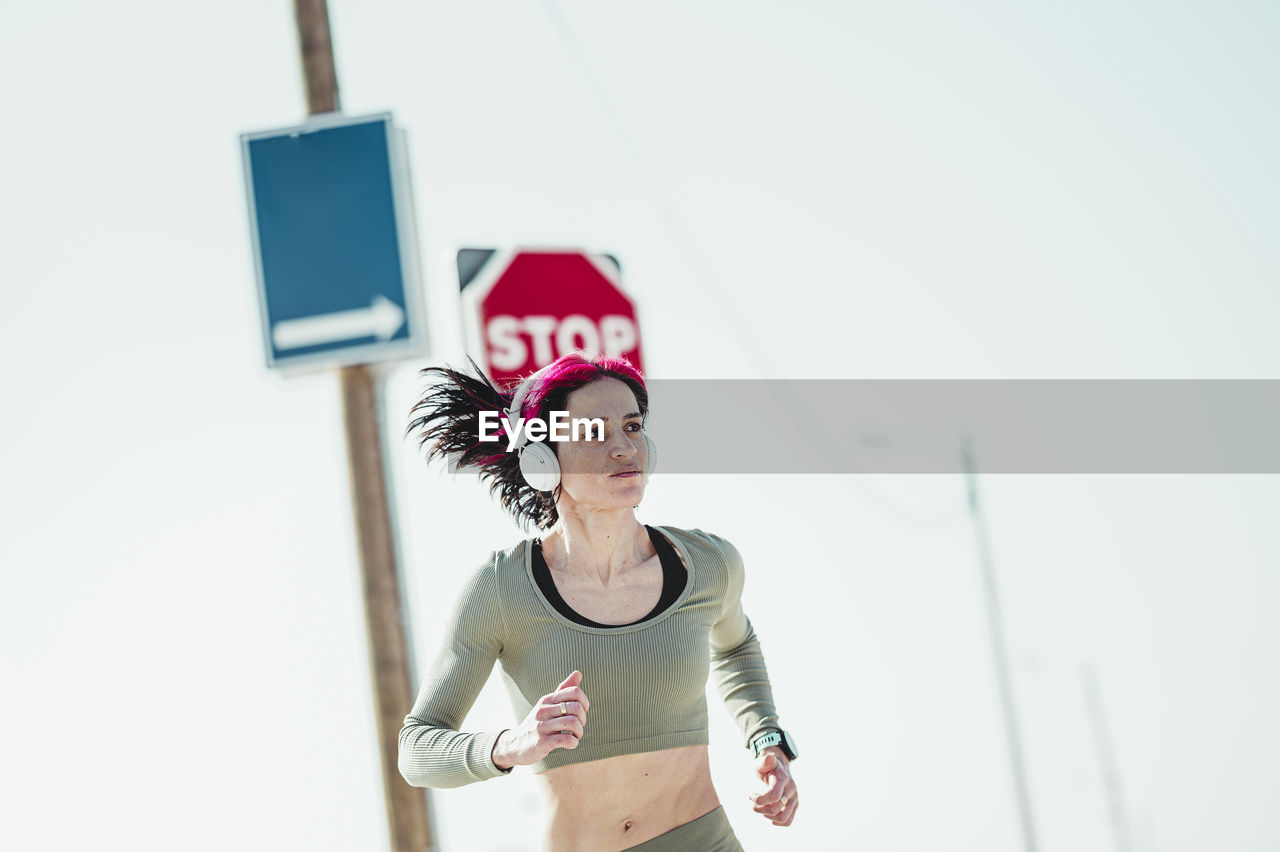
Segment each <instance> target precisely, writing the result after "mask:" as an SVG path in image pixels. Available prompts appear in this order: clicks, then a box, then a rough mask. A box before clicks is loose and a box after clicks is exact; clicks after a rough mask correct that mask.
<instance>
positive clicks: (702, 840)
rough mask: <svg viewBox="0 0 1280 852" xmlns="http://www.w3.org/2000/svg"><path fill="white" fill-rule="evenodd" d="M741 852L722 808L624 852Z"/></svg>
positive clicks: (628, 848) (739, 844)
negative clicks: (639, 851)
mask: <svg viewBox="0 0 1280 852" xmlns="http://www.w3.org/2000/svg"><path fill="white" fill-rule="evenodd" d="M636 850H643V852H695V850H696V852H744V851H743V848H742V844H741V843H739V842H738V838H737V837H735V836H734V834H733V826H731V825H729V818H728V817H726V816H725V815H724V806H723V805H722V806H720V807H718V808H716V809H715V810H714V811H711V812H710V813H707V814H703V815H702V816H700V817H698V818H697V819H695V820H693V821H692V822H686V823H685V824H684V825H677V826H676V827H675V828H673V829H671V830H670V831H668V832H666V833H665V834H659V835H658V836H657V837H655V838H653V839H652V840H646V841H645V842H644V843H641V844H640V845H639V846H629V847H627V852H636Z"/></svg>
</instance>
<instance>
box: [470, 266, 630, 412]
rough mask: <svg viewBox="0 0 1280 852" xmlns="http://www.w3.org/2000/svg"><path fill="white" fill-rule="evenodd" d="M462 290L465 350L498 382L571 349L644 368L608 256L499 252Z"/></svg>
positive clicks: (501, 383) (627, 302)
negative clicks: (465, 337)
mask: <svg viewBox="0 0 1280 852" xmlns="http://www.w3.org/2000/svg"><path fill="white" fill-rule="evenodd" d="M462 295H463V303H464V307H463V310H464V314H465V322H466V325H467V338H468V339H467V344H468V348H469V349H470V350H471V353H472V357H474V358H475V359H476V362H477V363H479V364H481V365H482V366H483V367H484V368H485V369H486V370H487V371H488V373H489V377H490V378H491V379H492V380H493V382H494V383H495V384H496V385H498V387H503V386H507V385H510V384H511V383H513V382H514V381H515V380H516V379H518V378H519V377H520V376H523V375H528V374H529V373H531V372H533V371H534V370H536V369H538V368H539V367H542V366H545V365H546V364H549V363H551V362H552V361H554V360H555V359H556V358H558V357H560V356H561V355H563V354H565V353H566V352H570V351H573V350H581V351H582V354H584V355H585V356H586V357H588V358H594V357H596V356H597V355H601V354H604V355H613V356H618V355H623V356H626V358H627V360H629V361H630V362H631V363H632V364H634V365H635V366H636V368H637V369H639V370H641V371H642V372H643V370H644V366H643V365H642V363H641V360H640V326H639V323H638V322H637V320H636V306H635V303H634V302H633V301H631V298H630V297H629V296H627V294H626V293H624V292H623V291H622V287H621V284H620V282H619V280H618V271H617V267H616V266H615V265H614V264H613V262H612V261H611V260H610V259H609V258H607V257H603V256H601V255H592V254H588V253H586V252H582V251H566V250H536V249H519V250H514V251H508V252H497V253H495V255H494V256H492V257H490V258H489V259H488V261H487V262H486V263H485V264H484V266H483V267H482V268H481V269H480V271H479V273H478V274H476V276H475V278H474V279H472V280H471V281H470V282H469V283H467V284H466V285H465V286H464V288H463V290H462Z"/></svg>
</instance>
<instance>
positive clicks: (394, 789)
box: [294, 0, 434, 852]
mask: <svg viewBox="0 0 1280 852" xmlns="http://www.w3.org/2000/svg"><path fill="white" fill-rule="evenodd" d="M294 14H295V17H296V20H297V25H298V44H299V48H300V51H301V54H302V76H303V80H304V84H305V86H306V90H307V114H308V115H316V114H318V113H325V112H337V111H338V110H339V108H340V107H339V99H338V73H337V69H336V68H335V65H334V59H333V39H332V36H331V34H330V30H329V10H328V7H327V5H326V2H325V0H294ZM339 378H340V382H341V386H342V414H343V423H344V425H345V427H346V437H347V471H348V474H349V475H350V480H351V502H352V508H353V510H354V512H355V522H356V541H357V545H358V549H359V555H360V579H361V587H362V589H363V592H364V615H365V629H366V633H367V637H368V649H369V671H370V673H371V675H372V679H373V704H374V718H375V720H376V722H377V728H378V731H377V734H378V753H379V757H380V758H381V761H380V762H381V765H382V784H383V792H384V794H385V797H386V804H387V825H388V830H389V834H390V838H391V848H392V850H393V852H429V850H431V849H433V848H434V846H433V845H432V837H431V823H430V817H429V815H428V804H427V797H426V795H425V793H424V791H422V790H420V789H418V788H416V787H411V786H410V785H409V784H407V783H405V780H404V778H402V777H401V775H400V770H399V766H398V761H399V744H398V741H397V740H398V737H399V733H400V728H401V727H402V726H403V724H404V714H405V713H406V712H408V708H410V707H412V706H413V699H414V694H413V685H412V683H411V682H410V675H409V656H408V650H407V648H408V643H407V640H406V635H407V629H406V626H405V619H404V610H403V607H402V605H401V597H400V583H399V579H398V575H397V570H396V547H395V536H394V533H393V530H392V523H391V521H392V516H391V505H390V499H389V497H388V490H387V477H386V475H385V474H386V472H385V470H384V469H383V453H382V435H381V428H380V419H379V416H378V414H379V400H380V398H381V394H379V393H378V383H379V381H380V379H379V377H377V376H376V375H375V373H374V370H373V368H371V367H370V366H369V365H367V364H357V365H354V366H348V367H342V368H340V371H339Z"/></svg>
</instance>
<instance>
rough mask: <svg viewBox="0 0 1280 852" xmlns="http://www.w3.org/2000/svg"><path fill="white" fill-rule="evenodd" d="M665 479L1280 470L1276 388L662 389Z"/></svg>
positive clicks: (655, 386) (655, 432) (841, 384)
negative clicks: (965, 449)
mask: <svg viewBox="0 0 1280 852" xmlns="http://www.w3.org/2000/svg"><path fill="white" fill-rule="evenodd" d="M648 388H649V395H650V411H649V420H648V422H647V424H646V425H647V431H648V433H649V436H650V437H651V438H652V439H653V440H654V442H655V443H656V444H657V446H658V448H659V461H658V472H659V473H717V474H719V473H791V474H795V473H801V474H818V473H838V474H848V473H962V472H963V471H964V469H965V467H964V462H963V460H962V455H961V453H962V449H961V448H962V446H963V445H964V442H965V441H966V440H968V441H969V442H970V444H971V446H972V449H973V454H974V466H975V468H976V470H978V471H979V472H984V473H1077V474H1078V473H1280V380H1275V379H1206V380H1200V379H1155V380H1147V379H1143V380H1099V379H1061V380H1049V379H1035V380H998V379H991V380H988V379H972V380H933V379H927V380H896V379H895V380H885V379H866V380H860V379H852V380H850V379H838V380H836V379H833V380H818V379H815V380H792V379H787V380H747V379H741V380H735V379H669V380H660V379H654V380H651V381H650V382H649V383H648Z"/></svg>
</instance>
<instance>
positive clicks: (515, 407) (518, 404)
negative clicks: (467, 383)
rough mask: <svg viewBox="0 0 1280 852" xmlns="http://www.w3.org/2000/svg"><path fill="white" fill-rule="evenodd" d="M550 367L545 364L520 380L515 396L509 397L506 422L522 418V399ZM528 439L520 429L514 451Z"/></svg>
mask: <svg viewBox="0 0 1280 852" xmlns="http://www.w3.org/2000/svg"><path fill="white" fill-rule="evenodd" d="M550 366H551V364H547V365H545V366H543V367H541V368H539V369H537V370H535V371H534V372H532V373H530V374H529V375H527V376H525V377H524V379H522V380H521V382H520V384H519V385H518V386H517V387H516V392H515V395H514V396H512V397H511V407H510V408H508V409H507V419H508V420H511V421H514V420H515V419H516V418H518V417H521V416H522V412H523V410H524V398H525V397H526V396H528V395H529V391H531V390H533V386H534V382H535V381H536V380H537V378H538V377H539V376H541V375H542V374H543V373H545V372H546V371H547V368H548V367H550ZM528 437H529V433H528V432H526V431H525V430H523V429H521V430H520V437H519V438H517V439H516V445H515V447H514V449H519V448H520V447H523V446H524V445H525V444H526V443H527V442H528Z"/></svg>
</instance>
